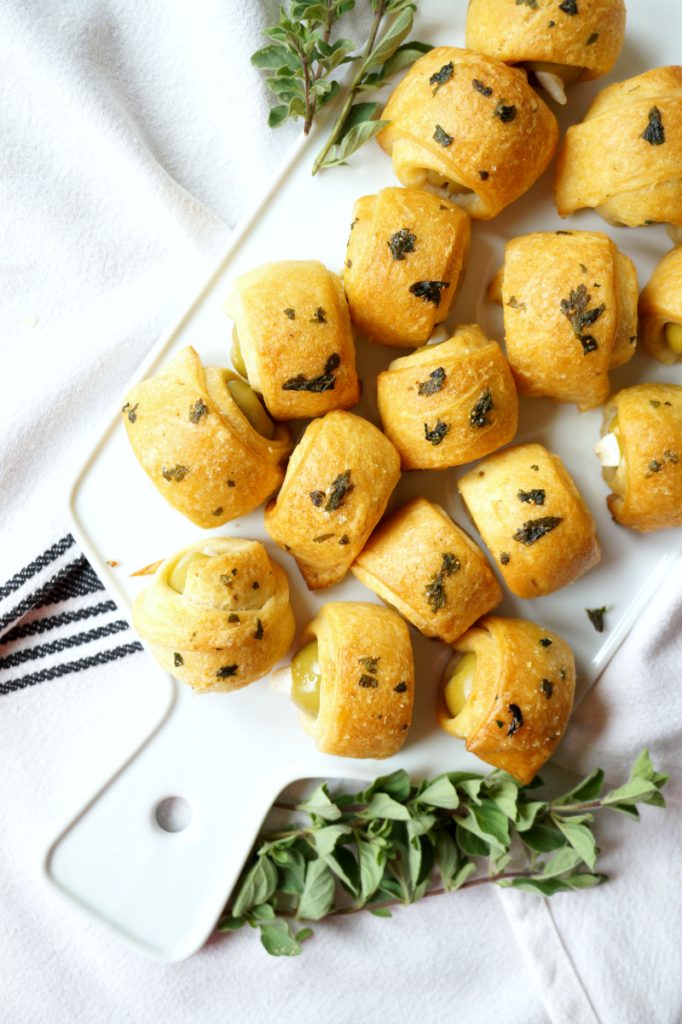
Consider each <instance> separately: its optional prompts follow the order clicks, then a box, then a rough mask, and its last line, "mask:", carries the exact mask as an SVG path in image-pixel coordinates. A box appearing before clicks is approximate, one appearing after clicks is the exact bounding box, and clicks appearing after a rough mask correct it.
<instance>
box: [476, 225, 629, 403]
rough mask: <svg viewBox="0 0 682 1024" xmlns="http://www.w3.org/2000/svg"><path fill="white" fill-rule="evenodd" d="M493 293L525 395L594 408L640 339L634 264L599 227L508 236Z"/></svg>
mask: <svg viewBox="0 0 682 1024" xmlns="http://www.w3.org/2000/svg"><path fill="white" fill-rule="evenodd" d="M490 297H491V298H498V299H499V301H501V302H502V305H503V308H504V333H505V343H506V347H507V358H508V360H509V363H510V365H511V368H512V371H513V373H514V376H515V378H516V383H517V385H518V388H519V391H520V393H521V394H522V395H529V396H538V395H546V396H547V397H549V398H554V399H555V400H556V401H559V402H575V403H576V404H577V405H578V407H579V408H580V409H591V408H592V407H593V406H595V405H600V404H601V403H602V402H605V401H606V399H607V398H608V395H609V378H608V373H609V370H611V369H613V368H614V367H616V366H620V365H621V364H622V363H626V362H627V361H628V360H629V359H631V358H632V356H633V355H634V351H635V343H636V341H637V271H636V270H635V266H634V264H633V262H632V260H631V259H629V258H628V257H627V256H624V255H623V254H622V253H621V252H619V251H618V249H616V247H615V245H614V244H613V242H612V241H611V239H610V238H607V236H606V235H603V234H601V233H600V232H598V231H559V232H557V231H550V232H542V231H538V232H535V233H534V234H532V235H524V236H523V237H521V238H513V239H512V240H511V241H510V242H507V245H506V249H505V259H504V266H503V267H502V270H501V271H500V272H499V274H498V275H497V276H496V278H495V279H494V281H493V284H492V285H491V290H490Z"/></svg>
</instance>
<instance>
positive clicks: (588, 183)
mask: <svg viewBox="0 0 682 1024" xmlns="http://www.w3.org/2000/svg"><path fill="white" fill-rule="evenodd" d="M605 154H608V159H605ZM554 191H555V199H556V205H557V209H558V211H559V213H560V214H561V216H562V217H565V216H566V215H567V214H569V213H574V212H575V211H576V210H580V209H581V208H582V207H585V206H588V207H592V208H594V209H595V210H596V211H597V213H598V214H599V215H600V216H601V217H603V218H604V220H606V221H608V223H609V224H615V225H617V226H620V227H638V226H639V225H641V224H655V223H658V222H659V221H660V222H661V223H668V224H675V225H682V67H678V66H674V67H666V68H654V69H653V70H652V71H646V72H645V73H644V74H643V75H637V76H636V77H635V78H628V79H627V80H626V81H624V82H618V83H616V84H615V85H610V86H608V87H607V88H606V89H603V90H602V92H600V93H599V94H598V95H597V96H596V97H595V99H594V100H593V102H592V105H591V106H590V108H589V110H588V111H587V114H586V115H585V117H584V119H583V121H582V122H581V123H580V124H576V125H573V126H572V127H571V128H569V129H568V131H567V132H566V136H565V138H564V141H563V145H562V148H561V151H560V153H559V159H558V161H557V169H556V180H555V186H554Z"/></svg>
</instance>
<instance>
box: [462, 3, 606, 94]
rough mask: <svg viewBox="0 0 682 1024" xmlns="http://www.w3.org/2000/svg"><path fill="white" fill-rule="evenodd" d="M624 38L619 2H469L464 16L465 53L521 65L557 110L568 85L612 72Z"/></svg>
mask: <svg viewBox="0 0 682 1024" xmlns="http://www.w3.org/2000/svg"><path fill="white" fill-rule="evenodd" d="M624 38H625V4H624V2H623V0H563V2H562V3H551V4H547V3H542V4H539V3H535V2H528V3H526V2H519V3H517V2H516V0H470V2H469V9H468V11H467V27H466V44H467V46H468V47H469V48H470V49H472V50H479V51H480V52H481V53H488V54H490V56H491V57H498V58H499V59H500V60H503V61H506V63H507V64H519V65H521V66H522V67H524V68H525V69H526V70H527V71H528V74H529V78H530V80H531V82H534V83H535V84H537V85H539V86H541V87H542V88H543V89H545V91H546V92H547V93H549V95H550V96H551V97H552V99H554V100H556V101H557V103H562V104H563V103H565V102H566V94H565V91H564V90H565V87H566V86H567V85H570V84H571V82H576V81H580V82H585V81H588V80H589V79H592V78H600V77H601V75H605V74H606V72H607V71H610V70H611V68H612V67H613V65H614V64H615V63H616V59H617V57H618V54H619V53H620V51H621V48H622V46H623V40H624Z"/></svg>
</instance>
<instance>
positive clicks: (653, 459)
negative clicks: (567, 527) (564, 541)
mask: <svg viewBox="0 0 682 1024" xmlns="http://www.w3.org/2000/svg"><path fill="white" fill-rule="evenodd" d="M602 433H603V435H604V437H603V439H602V441H601V442H600V443H599V445H597V449H596V450H597V454H599V455H600V459H602V464H603V469H602V473H603V476H604V479H605V480H606V482H607V484H608V485H609V487H610V488H611V490H612V491H613V493H612V494H610V495H609V496H608V498H607V499H606V500H607V503H608V506H609V509H610V511H611V514H612V516H613V518H614V519H615V520H616V522H617V523H620V524H621V525H622V526H629V527H630V529H632V530H638V531H640V532H642V533H646V532H648V531H650V530H663V529H665V528H667V527H670V526H682V386H680V385H676V384H636V385H635V386H634V387H631V388H624V389H623V390H622V391H619V392H618V393H617V394H615V395H614V396H613V397H612V398H611V399H610V401H609V403H608V405H607V406H606V407H605V409H604V426H603V430H602ZM607 437H608V439H609V440H608V442H606V438H607ZM612 439H614V440H612ZM611 451H613V454H614V457H613V458H609V457H608V456H609V455H610V454H611Z"/></svg>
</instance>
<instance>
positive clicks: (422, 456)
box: [377, 324, 518, 469]
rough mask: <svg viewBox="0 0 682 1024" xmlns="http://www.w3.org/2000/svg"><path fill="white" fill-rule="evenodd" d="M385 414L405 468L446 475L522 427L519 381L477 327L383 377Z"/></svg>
mask: <svg viewBox="0 0 682 1024" xmlns="http://www.w3.org/2000/svg"><path fill="white" fill-rule="evenodd" d="M377 397H378V403H379V414H380V416H381V422H382V424H383V428H384V431H385V433H386V436H387V437H389V438H390V439H391V441H392V442H393V444H394V445H395V446H396V448H397V449H398V451H399V452H400V458H401V461H402V465H403V469H445V468H446V467H448V466H460V465H462V464H463V463H465V462H472V461H473V460H474V459H480V458H481V457H482V456H483V455H487V454H488V453H489V452H492V451H494V450H495V449H496V448H500V447H501V446H502V445H503V444H507V443H508V442H509V441H511V440H512V438H513V437H514V435H515V433H516V429H517V426H518V400H517V397H516V387H515V386H514V378H513V377H512V374H511V371H510V369H509V366H508V364H507V360H506V359H505V358H504V355H503V353H502V350H501V348H500V346H499V345H498V344H497V342H496V341H490V340H489V339H488V338H486V337H485V335H484V334H483V332H482V331H481V329H480V327H478V325H477V324H470V325H468V326H463V327H457V328H456V330H455V333H454V335H453V337H452V338H450V339H449V340H448V341H443V342H440V343H438V344H435V345H427V346H426V347H425V348H421V349H419V351H417V352H413V353H412V355H409V356H402V357H401V358H399V359H395V360H394V361H393V362H392V363H389V366H388V369H387V370H384V371H383V373H380V374H379V376H378V378H377Z"/></svg>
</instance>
